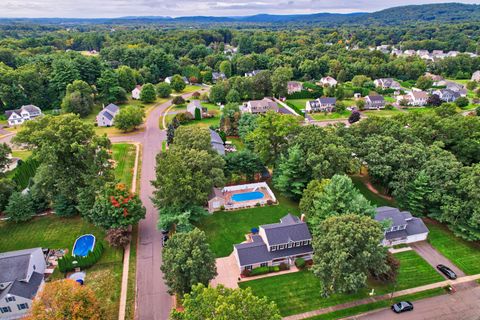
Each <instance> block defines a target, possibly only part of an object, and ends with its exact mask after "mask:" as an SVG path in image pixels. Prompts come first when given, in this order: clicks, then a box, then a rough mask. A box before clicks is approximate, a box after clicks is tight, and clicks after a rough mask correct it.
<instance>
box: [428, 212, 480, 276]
mask: <svg viewBox="0 0 480 320" xmlns="http://www.w3.org/2000/svg"><path fill="white" fill-rule="evenodd" d="M425 223H426V225H427V227H428V229H429V230H430V233H429V234H428V241H429V242H430V244H431V245H432V246H433V247H434V248H435V249H437V250H438V251H439V252H440V253H441V254H443V255H444V256H445V257H447V258H448V259H449V260H450V261H452V262H453V263H454V264H455V265H456V266H457V267H459V268H460V269H462V270H463V272H465V273H466V274H467V275H474V274H479V273H480V244H479V243H478V242H467V241H464V240H462V239H460V238H458V237H456V236H455V235H454V234H453V233H452V232H451V231H450V230H448V228H447V227H446V226H444V225H441V224H439V223H436V222H432V221H430V220H426V221H425Z"/></svg>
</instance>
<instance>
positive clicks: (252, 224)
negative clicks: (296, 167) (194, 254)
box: [196, 193, 299, 258]
mask: <svg viewBox="0 0 480 320" xmlns="http://www.w3.org/2000/svg"><path fill="white" fill-rule="evenodd" d="M275 195H276V197H277V200H278V201H279V203H280V204H279V205H272V206H265V207H260V208H251V209H246V210H239V211H224V212H222V211H220V212H216V213H214V214H212V215H208V216H205V217H203V218H202V219H201V220H200V221H199V223H197V224H196V225H197V227H199V228H200V229H201V230H203V231H205V233H206V235H207V239H208V244H209V245H210V248H211V249H212V251H213V253H214V254H215V256H216V257H217V258H219V257H226V256H228V255H230V254H231V253H232V251H233V245H234V244H237V243H241V242H243V241H245V234H247V233H249V232H250V230H251V229H252V228H258V226H259V225H262V224H268V223H275V222H279V220H280V218H281V217H283V216H285V215H286V214H287V213H289V212H290V213H292V214H296V215H298V214H299V211H298V206H297V205H296V204H295V203H293V202H291V201H289V200H288V199H285V198H283V197H282V196H280V195H278V194H277V193H276V194H275Z"/></svg>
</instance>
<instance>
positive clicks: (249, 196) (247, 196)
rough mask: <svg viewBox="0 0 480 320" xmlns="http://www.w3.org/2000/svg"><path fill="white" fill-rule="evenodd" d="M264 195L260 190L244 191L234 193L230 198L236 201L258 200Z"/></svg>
mask: <svg viewBox="0 0 480 320" xmlns="http://www.w3.org/2000/svg"><path fill="white" fill-rule="evenodd" d="M263 197H264V195H263V193H262V192H260V191H252V192H245V193H236V194H234V195H232V200H233V201H236V202H242V201H251V200H258V199H262V198H263Z"/></svg>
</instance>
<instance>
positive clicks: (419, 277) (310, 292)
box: [239, 251, 443, 316]
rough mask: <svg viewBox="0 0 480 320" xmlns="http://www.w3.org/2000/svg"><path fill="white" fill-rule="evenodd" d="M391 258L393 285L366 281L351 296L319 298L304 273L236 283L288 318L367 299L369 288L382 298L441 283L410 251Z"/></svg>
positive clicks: (312, 280) (318, 289)
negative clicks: (395, 266)
mask: <svg viewBox="0 0 480 320" xmlns="http://www.w3.org/2000/svg"><path fill="white" fill-rule="evenodd" d="M395 257H396V258H397V259H399V260H400V271H399V274H398V277H397V283H396V285H394V284H380V283H376V282H373V281H370V282H369V284H368V287H367V288H364V289H362V290H360V291H359V292H357V293H354V294H334V295H331V296H329V297H327V298H324V297H322V296H321V285H320V281H319V280H318V279H317V278H316V277H315V275H314V274H313V273H312V272H310V271H308V270H307V271H300V272H296V273H290V274H285V275H279V276H275V277H269V278H263V279H259V280H252V281H246V282H240V283H239V286H240V287H241V288H247V287H250V288H252V290H253V292H254V293H255V294H256V295H258V296H266V297H267V298H268V299H270V300H273V301H275V303H276V304H277V305H278V307H279V309H280V312H281V314H282V315H283V316H288V315H292V314H298V313H302V312H306V311H311V310H315V309H320V308H325V307H329V306H334V305H337V304H341V303H345V302H349V301H354V300H358V299H363V298H367V297H369V293H370V291H371V290H372V289H375V294H376V295H383V294H387V293H390V292H392V290H393V289H394V288H395V291H400V290H404V289H408V288H413V287H418V286H422V285H426V284H430V283H435V282H440V281H442V280H443V277H442V276H440V275H439V274H438V273H437V272H436V271H435V270H434V269H433V268H432V267H431V266H430V265H429V264H428V263H427V262H426V261H425V260H423V259H422V258H421V257H420V256H419V255H418V254H417V253H415V252H414V251H406V252H401V253H397V254H395Z"/></svg>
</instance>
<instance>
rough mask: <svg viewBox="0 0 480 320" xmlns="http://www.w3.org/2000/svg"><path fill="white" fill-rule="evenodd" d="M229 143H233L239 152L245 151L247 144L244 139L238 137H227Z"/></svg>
mask: <svg viewBox="0 0 480 320" xmlns="http://www.w3.org/2000/svg"><path fill="white" fill-rule="evenodd" d="M227 141H231V142H232V144H233V145H234V146H235V147H236V148H237V151H240V150H243V149H245V144H244V143H243V141H242V139H240V138H237V137H227Z"/></svg>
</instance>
